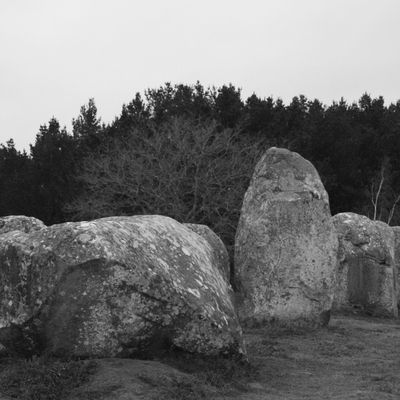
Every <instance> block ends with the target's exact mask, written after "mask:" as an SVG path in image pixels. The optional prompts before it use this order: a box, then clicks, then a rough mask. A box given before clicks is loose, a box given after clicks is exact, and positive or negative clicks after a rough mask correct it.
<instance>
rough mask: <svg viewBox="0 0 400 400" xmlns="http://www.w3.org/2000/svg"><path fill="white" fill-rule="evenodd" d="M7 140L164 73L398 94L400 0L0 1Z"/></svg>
mask: <svg viewBox="0 0 400 400" xmlns="http://www.w3.org/2000/svg"><path fill="white" fill-rule="evenodd" d="M0 57H1V59H0V143H5V141H6V140H8V139H9V138H13V139H14V140H15V142H16V145H17V148H18V149H22V148H26V149H28V148H29V143H33V142H34V140H35V135H36V133H37V132H38V129H39V126H40V125H42V124H44V123H47V122H48V121H49V119H50V118H51V117H52V116H55V117H56V118H57V119H58V120H59V121H60V123H61V125H66V126H67V128H68V129H70V128H71V120H72V118H74V117H76V116H77V115H78V114H79V110H80V107H81V106H82V105H83V104H86V103H87V101H88V99H89V98H91V97H94V99H95V101H96V105H97V107H98V113H99V115H100V116H101V117H102V120H103V121H104V122H110V121H111V120H112V119H113V118H114V117H115V116H116V115H118V114H119V113H120V111H121V106H122V104H123V103H127V102H129V101H130V100H131V99H132V98H133V96H134V94H135V93H136V92H138V91H139V92H143V91H144V90H145V89H147V88H155V87H159V86H160V85H163V84H164V83H165V82H171V83H173V84H175V83H185V84H194V83H195V82H196V81H197V80H199V81H200V82H201V83H202V84H203V85H204V86H209V85H210V86H211V85H215V86H221V85H223V84H228V83H232V84H234V85H235V86H237V87H240V88H242V93H243V97H244V98H246V97H247V96H249V95H251V94H252V93H253V92H255V93H256V94H257V95H258V96H260V97H268V96H273V97H274V98H277V97H281V98H282V99H283V100H284V101H285V102H286V103H287V102H289V101H290V100H291V98H292V97H293V96H296V95H299V94H304V95H306V96H307V97H308V98H318V99H320V100H321V101H323V102H324V103H326V104H330V103H331V102H332V100H339V99H340V97H342V96H343V97H344V98H345V99H346V100H347V101H349V102H352V101H354V100H358V99H359V98H360V96H361V95H362V93H364V92H368V93H370V94H371V95H372V96H378V95H382V96H384V98H385V100H386V102H387V103H390V102H394V101H397V100H398V99H400V0H379V1H378V0H334V1H333V0H301V1H300V0H246V1H236V0H229V1H228V0H212V1H211V0H202V1H191V0H146V1H144V0H141V1H136V0H93V1H90V0H0Z"/></svg>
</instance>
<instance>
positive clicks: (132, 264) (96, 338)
mask: <svg viewBox="0 0 400 400" xmlns="http://www.w3.org/2000/svg"><path fill="white" fill-rule="evenodd" d="M9 235H10V236H8V235H3V236H2V240H0V327H6V326H8V324H10V323H11V322H13V323H18V324H24V323H29V321H30V319H31V318H32V317H35V318H36V319H39V320H40V321H41V325H40V329H41V330H42V335H43V336H44V337H45V338H46V351H47V352H49V353H53V354H68V355H74V356H81V357H86V356H96V357H100V356H101V357H105V356H112V357H113V356H131V355H135V354H138V353H143V352H146V351H151V349H153V350H154V349H155V348H157V347H162V346H164V347H165V346H176V347H180V348H181V349H182V350H185V351H189V352H193V353H202V354H209V355H211V354H212V355H217V354H222V353H226V354H229V353H231V354H236V355H237V354H242V353H244V347H243V343H242V338H241V329H240V326H239V324H238V321H237V317H236V313H235V310H234V307H233V304H232V295H233V293H232V289H231V287H230V285H229V283H228V281H227V279H226V276H225V275H223V274H222V273H221V271H224V273H225V271H226V269H225V268H226V265H222V261H221V260H222V259H221V258H217V257H216V256H215V251H216V250H215V249H213V248H212V246H211V245H210V243H209V242H207V241H206V240H205V239H204V238H203V237H201V236H199V235H198V234H196V233H195V232H194V231H193V230H191V229H189V228H187V227H185V226H183V225H182V224H179V223H178V222H176V221H174V220H173V219H171V218H168V217H161V216H137V217H110V218H103V219H100V220H95V221H90V222H77V223H65V224H59V225H53V226H51V227H48V228H46V229H43V230H40V231H35V232H32V233H30V234H25V233H22V232H19V233H18V234H16V233H15V232H10V234H9ZM32 243H35V246H33V249H32V248H31V244H32ZM220 250H221V249H218V251H220ZM221 251H222V250H221ZM8 264H10V265H12V266H13V267H12V268H10V267H6V266H7V265H8ZM14 275H15V277H14V278H13V276H14ZM19 287H23V288H24V291H23V294H22V296H21V294H20V292H21V291H20V289H19ZM4 288H7V289H4ZM38 299H39V303H37V301H38ZM15 301H18V303H19V304H21V305H22V308H20V309H18V308H17V307H15V306H13V305H11V306H10V305H9V304H14V302H15ZM9 302H12V303H9ZM200 315H201V318H199V316H200ZM189 326H190V329H189V328H188V327H189ZM0 330H1V329H0ZM199 332H201V334H200V333H199ZM192 334H193V335H194V336H193V337H191V336H190V335H192ZM183 335H186V336H188V337H186V339H185V340H184V339H183ZM199 335H200V336H199ZM199 338H200V339H201V340H200V339H199Z"/></svg>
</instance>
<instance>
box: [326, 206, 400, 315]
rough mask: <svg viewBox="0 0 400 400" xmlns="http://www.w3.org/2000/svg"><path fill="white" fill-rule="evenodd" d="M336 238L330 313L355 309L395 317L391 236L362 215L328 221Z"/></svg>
mask: <svg viewBox="0 0 400 400" xmlns="http://www.w3.org/2000/svg"><path fill="white" fill-rule="evenodd" d="M332 220H333V223H334V225H335V228H336V230H337V233H338V237H339V253H338V265H337V288H336V290H335V299H334V309H335V310H346V309H348V308H351V307H357V308H358V309H360V310H364V311H365V312H368V313H372V314H374V315H393V314H396V313H397V292H396V284H397V273H394V271H396V263H395V232H394V231H393V229H392V228H391V227H390V226H388V225H387V224H385V223H384V222H381V221H372V220H370V219H369V218H368V217H366V216H364V215H358V214H355V213H340V214H336V215H335V216H334V217H332Z"/></svg>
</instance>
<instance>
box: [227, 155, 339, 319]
mask: <svg viewBox="0 0 400 400" xmlns="http://www.w3.org/2000/svg"><path fill="white" fill-rule="evenodd" d="M337 248H338V240H337V235H336V232H335V230H334V227H333V224H332V221H331V214H330V210H329V199H328V194H327V193H326V191H325V189H324V186H323V184H322V182H321V180H320V177H319V175H318V173H317V171H316V169H315V168H314V166H313V165H312V164H311V163H310V162H309V161H307V160H305V159H304V158H303V157H301V156H300V155H299V154H297V153H294V152H291V151H289V150H286V149H279V148H275V147H273V148H270V149H269V150H267V152H266V153H265V154H264V155H263V157H262V158H261V160H260V161H259V162H258V164H257V166H256V168H255V172H254V175H253V177H252V180H251V183H250V186H249V188H248V190H247V192H246V194H245V197H244V202H243V206H242V210H241V215H240V220H239V225H238V229H237V233H236V239H235V277H236V278H235V283H236V285H237V287H238V288H239V298H238V313H239V318H240V320H241V322H242V323H244V324H246V325H252V324H263V323H270V322H272V321H275V322H277V323H280V324H284V325H305V326H319V325H324V324H326V323H327V322H328V321H329V315H330V310H331V306H332V300H333V290H334V283H335V265H336V253H337Z"/></svg>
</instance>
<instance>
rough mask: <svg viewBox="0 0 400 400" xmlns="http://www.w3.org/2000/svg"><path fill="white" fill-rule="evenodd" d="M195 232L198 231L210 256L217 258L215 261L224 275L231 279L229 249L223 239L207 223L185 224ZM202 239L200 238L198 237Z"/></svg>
mask: <svg viewBox="0 0 400 400" xmlns="http://www.w3.org/2000/svg"><path fill="white" fill-rule="evenodd" d="M183 225H184V226H185V227H187V228H189V229H190V230H192V231H193V232H195V233H197V234H198V235H199V236H200V238H201V239H203V240H204V242H202V246H203V247H204V248H207V249H208V252H209V253H210V256H211V257H213V259H214V260H215V261H214V262H213V263H215V265H217V267H218V269H219V270H220V271H221V272H222V274H223V276H225V277H226V279H227V280H228V281H229V279H230V275H231V272H230V265H229V255H228V251H227V250H226V247H225V245H224V243H223V242H222V240H221V239H220V238H219V237H218V235H216V234H215V232H214V231H212V230H211V229H210V228H209V227H208V226H206V225H200V224H183ZM198 240H200V239H198Z"/></svg>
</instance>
